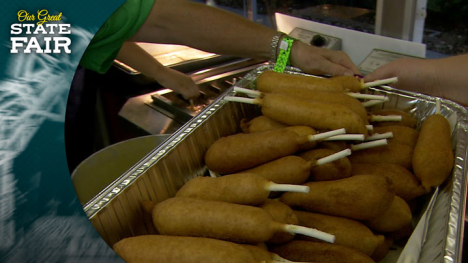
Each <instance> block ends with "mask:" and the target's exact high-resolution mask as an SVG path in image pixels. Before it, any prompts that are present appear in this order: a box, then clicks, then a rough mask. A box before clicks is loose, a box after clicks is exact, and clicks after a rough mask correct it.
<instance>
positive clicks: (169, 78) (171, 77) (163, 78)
mask: <svg viewBox="0 0 468 263" xmlns="http://www.w3.org/2000/svg"><path fill="white" fill-rule="evenodd" d="M156 81H158V83H159V84H161V85H162V86H163V87H165V88H167V89H171V90H173V91H175V92H177V93H180V94H181V95H182V96H183V97H184V98H185V99H187V100H188V99H194V98H196V97H198V96H200V90H199V89H198V86H197V84H195V82H194V81H193V80H192V79H191V78H190V77H189V76H187V75H185V74H183V73H181V72H179V71H177V70H174V69H171V68H167V67H165V68H164V69H163V70H161V72H158V76H157V78H156Z"/></svg>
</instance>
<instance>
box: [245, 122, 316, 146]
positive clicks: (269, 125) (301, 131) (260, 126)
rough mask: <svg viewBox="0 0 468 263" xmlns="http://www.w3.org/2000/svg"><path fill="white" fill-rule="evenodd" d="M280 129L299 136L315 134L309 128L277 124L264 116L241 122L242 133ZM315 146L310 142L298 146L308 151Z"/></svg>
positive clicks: (314, 143) (313, 142)
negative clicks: (290, 131)
mask: <svg viewBox="0 0 468 263" xmlns="http://www.w3.org/2000/svg"><path fill="white" fill-rule="evenodd" d="M281 128H286V129H288V130H292V131H294V132H295V133H297V134H298V135H300V136H306V135H314V134H317V131H315V130H314V129H313V128H312V127H309V126H288V125H286V124H282V123H279V122H277V121H274V120H272V119H270V118H268V117H265V116H263V115H262V116H258V117H256V118H254V119H252V120H250V121H248V122H247V121H246V120H242V121H241V129H242V131H243V132H244V133H254V132H263V131H271V130H277V129H281ZM316 146H317V142H315V141H310V142H307V143H304V144H301V145H299V150H300V151H304V150H310V149H313V148H315V147H316Z"/></svg>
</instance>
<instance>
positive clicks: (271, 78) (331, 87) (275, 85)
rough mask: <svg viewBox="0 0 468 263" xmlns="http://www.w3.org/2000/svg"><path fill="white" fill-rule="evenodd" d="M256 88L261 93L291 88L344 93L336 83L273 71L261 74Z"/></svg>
mask: <svg viewBox="0 0 468 263" xmlns="http://www.w3.org/2000/svg"><path fill="white" fill-rule="evenodd" d="M256 87H257V89H258V90H259V91H261V92H273V91H275V90H281V89H288V88H291V87H302V88H304V89H309V90H321V91H332V92H344V89H343V88H342V87H341V85H340V84H339V83H338V82H336V81H330V80H329V79H325V78H318V77H313V76H305V75H300V74H288V73H278V72H275V71H265V72H262V73H261V74H260V75H259V76H258V77H257V82H256Z"/></svg>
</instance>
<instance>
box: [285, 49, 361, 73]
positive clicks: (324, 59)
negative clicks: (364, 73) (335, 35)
mask: <svg viewBox="0 0 468 263" xmlns="http://www.w3.org/2000/svg"><path fill="white" fill-rule="evenodd" d="M291 65H292V66H294V67H297V68H300V69H301V70H302V71H304V72H305V73H309V74H315V75H323V74H329V75H331V76H342V75H350V76H351V75H354V74H358V75H360V74H361V72H360V71H359V69H358V68H357V67H356V65H354V63H353V61H351V59H350V58H349V56H348V55H347V54H346V53H345V52H343V51H336V50H331V49H325V48H319V47H315V46H311V45H307V44H305V43H302V42H301V41H294V43H293V46H292V49H291Z"/></svg>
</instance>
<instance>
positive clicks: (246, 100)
mask: <svg viewBox="0 0 468 263" xmlns="http://www.w3.org/2000/svg"><path fill="white" fill-rule="evenodd" d="M224 100H225V101H233V102H240V103H248V104H255V105H261V100H260V99H259V98H256V99H249V98H244V97H234V96H226V97H224Z"/></svg>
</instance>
